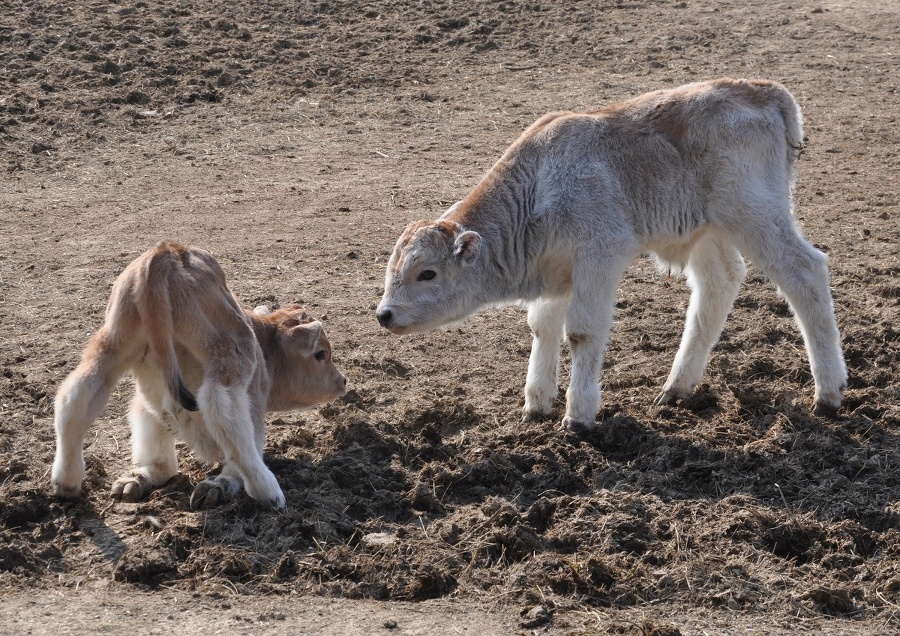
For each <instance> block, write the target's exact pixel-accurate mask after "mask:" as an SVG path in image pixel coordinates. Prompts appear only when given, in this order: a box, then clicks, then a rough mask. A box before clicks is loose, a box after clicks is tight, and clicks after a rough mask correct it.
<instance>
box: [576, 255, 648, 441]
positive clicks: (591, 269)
mask: <svg viewBox="0 0 900 636" xmlns="http://www.w3.org/2000/svg"><path fill="white" fill-rule="evenodd" d="M630 260H631V259H630V258H627V259H626V258H624V257H620V258H612V257H610V258H596V259H586V261H587V263H586V264H585V263H581V264H579V265H580V266H579V267H576V269H575V272H574V276H573V284H574V293H573V296H572V302H571V304H570V305H569V310H568V312H567V314H566V325H565V330H566V338H567V339H568V341H569V348H570V349H571V352H572V373H571V378H570V380H569V389H568V391H566V416H565V418H563V422H562V424H563V427H564V428H568V429H570V430H574V431H578V430H588V431H589V430H592V429H593V428H594V421H595V419H596V417H597V411H598V410H599V409H600V373H601V371H602V370H603V354H604V352H605V350H606V343H607V340H608V339H609V332H610V329H611V328H612V322H613V308H614V305H615V300H616V289H617V288H618V285H619V281H620V280H621V277H622V274H623V273H624V271H625V268H626V267H627V265H628V263H629V262H630Z"/></svg>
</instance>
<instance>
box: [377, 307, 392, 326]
mask: <svg viewBox="0 0 900 636" xmlns="http://www.w3.org/2000/svg"><path fill="white" fill-rule="evenodd" d="M376 317H377V318H378V323H379V324H380V325H381V326H382V327H389V326H390V325H391V320H392V319H393V318H394V312H392V311H391V310H390V309H382V310H380V311H379V312H378V313H377V314H376Z"/></svg>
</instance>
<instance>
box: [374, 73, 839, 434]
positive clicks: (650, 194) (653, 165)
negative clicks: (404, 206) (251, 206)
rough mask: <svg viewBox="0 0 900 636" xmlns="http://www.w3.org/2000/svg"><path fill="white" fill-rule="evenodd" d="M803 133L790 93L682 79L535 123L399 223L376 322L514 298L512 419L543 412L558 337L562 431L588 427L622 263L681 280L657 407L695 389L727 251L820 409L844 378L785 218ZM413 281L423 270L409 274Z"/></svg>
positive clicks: (818, 293)
mask: <svg viewBox="0 0 900 636" xmlns="http://www.w3.org/2000/svg"><path fill="white" fill-rule="evenodd" d="M802 140H803V131H802V119H801V116H800V112H799V109H798V107H797V105H796V103H795V102H794V100H793V98H792V97H791V96H790V94H789V93H788V92H787V91H786V90H785V89H784V88H783V87H782V86H780V85H778V84H775V83H772V82H763V81H745V80H729V79H725V80H715V81H711V82H702V83H697V84H689V85H686V86H682V87H680V88H677V89H674V90H671V91H657V92H655V93H649V94H647V95H643V96H640V97H638V98H635V99H633V100H630V101H627V102H624V103H621V104H615V105H612V106H609V107H607V108H604V109H602V110H600V111H596V112H593V113H586V114H575V113H551V114H549V115H545V116H544V117H542V118H541V119H539V120H538V121H537V122H536V123H535V124H534V125H532V126H531V127H530V128H529V129H528V130H526V131H525V133H523V135H522V136H521V137H520V138H519V140H518V141H516V142H515V143H514V144H513V145H512V146H511V147H510V148H509V149H508V150H507V152H506V153H505V154H504V155H503V156H502V157H501V158H500V160H499V161H498V162H497V163H496V165H495V166H494V168H493V169H492V170H491V171H490V172H489V173H488V175H487V176H486V177H485V178H484V179H483V180H482V182H481V183H480V184H479V185H478V186H477V187H476V188H475V190H473V191H472V193H470V194H469V195H468V196H467V197H466V198H465V199H463V200H462V201H460V202H457V203H456V204H454V205H453V206H452V207H451V208H450V209H449V210H448V211H447V212H446V213H445V214H444V215H443V216H442V217H441V218H440V219H438V220H437V221H435V222H418V223H413V224H411V225H410V226H409V227H407V229H406V230H405V231H404V233H403V235H402V236H401V237H400V239H399V240H398V242H397V245H396V247H395V249H394V253H393V254H392V256H391V259H390V261H389V262H388V269H387V273H386V276H385V292H384V297H383V298H382V300H381V303H380V304H379V307H378V318H379V321H380V322H381V323H382V324H383V325H384V326H385V327H386V328H387V329H389V330H391V331H392V332H394V333H398V334H403V333H412V332H418V331H426V330H428V329H432V328H435V327H437V326H440V325H443V324H446V323H448V322H453V321H458V320H461V319H463V318H465V317H466V316H468V315H470V314H472V313H473V312H476V311H479V310H481V309H483V308H486V307H489V306H491V305H496V304H500V303H510V302H523V303H524V304H526V306H528V322H529V325H530V326H531V328H532V330H533V332H534V343H533V347H532V352H531V358H530V361H529V365H528V376H527V379H526V383H525V417H526V418H538V417H546V416H547V415H548V414H550V413H551V411H552V407H553V403H554V401H555V398H556V395H557V392H558V386H557V385H558V366H559V361H558V358H559V351H560V346H559V344H560V343H559V341H560V338H561V336H562V334H563V333H565V334H566V336H567V337H568V339H569V342H570V345H571V350H572V372H571V379H570V383H569V388H568V391H567V393H566V398H567V410H566V416H565V418H564V424H566V425H567V426H570V427H575V428H580V427H586V428H590V427H592V426H593V424H594V419H595V416H596V413H597V411H598V409H599V405H600V385H599V378H600V372H601V369H602V367H603V353H604V349H605V347H606V341H607V338H608V334H609V331H610V328H611V326H612V319H613V305H614V300H615V291H616V288H617V287H618V285H619V283H620V281H621V278H622V276H623V273H624V271H625V269H626V268H627V267H628V265H629V263H630V262H631V261H632V260H633V259H634V258H635V257H636V256H637V255H639V254H641V253H645V252H650V253H653V254H654V256H655V257H656V258H657V260H658V261H660V262H661V263H663V264H664V265H665V266H667V267H674V268H676V269H679V270H681V269H683V270H684V272H685V273H686V275H687V280H688V284H689V285H690V287H691V289H692V294H691V300H690V304H689V308H688V314H687V321H686V325H685V329H684V335H683V338H682V342H681V346H680V347H679V349H678V353H677V354H676V356H675V361H674V364H673V366H672V371H671V373H670V374H669V377H668V380H667V381H666V383H665V385H664V387H663V389H662V392H661V393H660V395H659V396H658V397H657V398H656V402H657V403H667V402H671V401H672V400H675V399H679V398H684V397H686V396H688V395H689V394H690V392H691V391H692V389H693V387H694V386H695V385H696V384H697V383H698V382H699V381H700V380H701V378H702V376H703V372H704V369H705V368H706V364H707V361H708V358H709V353H710V350H711V348H712V347H713V345H714V344H715V342H716V341H717V340H718V338H719V335H720V333H721V331H722V328H723V325H724V322H725V319H726V317H727V315H728V313H729V311H730V309H731V306H732V304H733V302H734V299H735V298H736V296H737V293H738V288H739V286H740V283H741V281H742V280H743V278H744V275H745V265H744V261H743V258H742V257H741V254H744V255H746V256H747V257H749V258H750V259H751V260H752V261H753V264H754V266H755V267H758V268H759V269H760V270H762V271H763V272H764V273H765V274H766V275H767V276H768V277H769V278H770V279H771V280H772V281H773V282H774V283H775V284H776V285H777V286H778V288H779V289H780V290H781V292H782V293H783V294H784V296H785V297H786V298H787V300H788V302H789V303H790V305H791V308H792V309H793V310H794V312H795V314H796V317H797V323H798V325H799V327H800V330H801V332H802V334H803V338H804V342H805V343H806V349H807V351H808V353H809V358H810V363H811V367H812V373H813V377H814V379H815V382H816V394H815V406H816V410H817V412H830V411H833V410H834V409H837V408H838V407H839V406H840V403H841V393H842V391H843V389H844V387H845V385H846V379H847V375H846V369H845V366H844V360H843V355H842V353H841V346H840V338H839V335H838V329H837V324H836V321H835V317H834V310H833V307H832V301H831V292H830V287H829V280H828V270H827V259H826V257H825V255H824V254H822V253H821V252H819V251H818V250H816V249H815V248H814V247H813V246H812V245H811V244H810V243H809V241H807V240H806V239H805V238H804V236H803V234H802V232H801V231H800V229H799V228H798V226H797V224H796V222H795V219H794V217H793V215H792V212H793V210H792V206H793V204H792V199H791V189H792V187H793V184H794V179H795V163H796V159H797V156H798V154H799V148H800V146H801V144H802ZM473 234H475V235H477V236H478V237H480V240H474V237H473V236H472V235H473ZM461 241H464V242H465V244H466V245H465V246H463V248H462V250H461V248H460V242H461ZM426 270H429V271H430V272H434V274H435V275H434V277H430V275H429V278H430V279H429V280H425V279H424V278H423V272H426Z"/></svg>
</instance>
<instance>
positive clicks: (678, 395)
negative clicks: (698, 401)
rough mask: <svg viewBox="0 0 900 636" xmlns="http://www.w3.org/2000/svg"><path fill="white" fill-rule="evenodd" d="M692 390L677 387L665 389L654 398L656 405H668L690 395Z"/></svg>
mask: <svg viewBox="0 0 900 636" xmlns="http://www.w3.org/2000/svg"><path fill="white" fill-rule="evenodd" d="M690 395H691V391H690V390H688V391H680V390H678V389H675V388H669V389H663V390H662V392H661V393H660V394H659V395H657V396H656V397H655V398H654V399H653V404H655V405H656V406H668V405H670V404H675V402H677V401H678V400H683V399H685V398H687V397H690Z"/></svg>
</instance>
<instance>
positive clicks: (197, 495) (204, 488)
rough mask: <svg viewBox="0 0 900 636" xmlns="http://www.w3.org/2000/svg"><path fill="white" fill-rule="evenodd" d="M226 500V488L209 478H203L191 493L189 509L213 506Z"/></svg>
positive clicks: (219, 504)
mask: <svg viewBox="0 0 900 636" xmlns="http://www.w3.org/2000/svg"><path fill="white" fill-rule="evenodd" d="M227 500H228V491H227V488H226V487H225V486H224V485H223V484H220V483H217V482H215V481H213V480H211V479H204V480H203V481H201V482H200V483H199V484H197V487H196V488H194V492H192V493H191V510H200V509H201V508H215V507H216V506H221V505H222V504H223V503H225V502H226V501H227Z"/></svg>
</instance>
